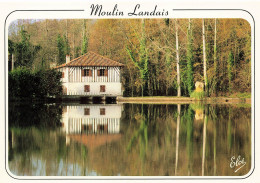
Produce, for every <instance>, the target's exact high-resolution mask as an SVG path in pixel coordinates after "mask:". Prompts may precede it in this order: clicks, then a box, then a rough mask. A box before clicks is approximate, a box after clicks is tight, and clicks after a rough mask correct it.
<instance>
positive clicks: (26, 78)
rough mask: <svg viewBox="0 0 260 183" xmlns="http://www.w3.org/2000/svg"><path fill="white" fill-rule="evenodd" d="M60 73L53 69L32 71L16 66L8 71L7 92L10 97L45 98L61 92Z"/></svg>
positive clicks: (58, 94)
mask: <svg viewBox="0 0 260 183" xmlns="http://www.w3.org/2000/svg"><path fill="white" fill-rule="evenodd" d="M60 79H61V73H60V72H58V71H55V70H39V71H35V72H32V71H30V70H29V69H26V68H17V69H15V70H13V71H11V72H9V73H8V94H9V98H10V99H17V98H31V99H33V98H46V97H50V96H54V97H55V96H60V95H61V94H62V87H61V81H60Z"/></svg>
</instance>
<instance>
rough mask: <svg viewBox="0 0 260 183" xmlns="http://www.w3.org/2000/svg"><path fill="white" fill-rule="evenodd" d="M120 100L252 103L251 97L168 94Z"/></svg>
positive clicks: (136, 101)
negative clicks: (205, 96) (171, 95)
mask: <svg viewBox="0 0 260 183" xmlns="http://www.w3.org/2000/svg"><path fill="white" fill-rule="evenodd" d="M118 101H119V102H127V103H181V104H190V103H195V102H203V103H223V104H230V103H231V104H243V103H246V104H251V98H239V97H236V98H235V97H207V98H203V99H195V98H190V97H168V96H167V97H166V96H155V97H151V96H147V97H118Z"/></svg>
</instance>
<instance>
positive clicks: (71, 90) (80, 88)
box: [64, 82, 122, 96]
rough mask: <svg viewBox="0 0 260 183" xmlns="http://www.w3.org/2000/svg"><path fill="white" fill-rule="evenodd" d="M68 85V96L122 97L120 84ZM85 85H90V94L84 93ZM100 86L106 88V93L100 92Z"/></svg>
mask: <svg viewBox="0 0 260 183" xmlns="http://www.w3.org/2000/svg"><path fill="white" fill-rule="evenodd" d="M65 84H66V85H67V95H91V96H94V95H112V96H113V95H114V96H120V95H122V91H121V83H118V82H113V83H112V82H111V83H110V82H109V83H104V82H102V83H101V82H94V83H80V82H78V83H64V86H65ZM84 85H90V92H84ZM100 85H105V86H106V91H105V92H100Z"/></svg>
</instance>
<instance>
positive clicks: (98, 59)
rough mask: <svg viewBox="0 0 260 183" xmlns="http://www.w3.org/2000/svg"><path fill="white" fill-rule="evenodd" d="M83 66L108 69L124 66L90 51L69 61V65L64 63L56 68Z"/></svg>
mask: <svg viewBox="0 0 260 183" xmlns="http://www.w3.org/2000/svg"><path fill="white" fill-rule="evenodd" d="M85 66H90V67H94V66H108V67H122V66H124V64H121V63H119V62H116V61H114V60H111V59H109V58H106V57H103V56H101V55H99V54H97V53H94V52H92V51H90V52H88V53H86V54H84V55H82V56H80V57H78V58H75V59H73V60H71V61H70V62H69V63H65V64H62V65H59V66H57V67H56V68H61V67H85Z"/></svg>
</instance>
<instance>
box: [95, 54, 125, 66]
mask: <svg viewBox="0 0 260 183" xmlns="http://www.w3.org/2000/svg"><path fill="white" fill-rule="evenodd" d="M90 52H92V53H94V54H96V55H98V56H100V57H102V58H104V59H108V60H110V61H113V62H117V63H119V64H122V63H120V62H118V61H115V60H112V59H110V58H108V57H105V56H103V55H100V54H98V53H95V52H93V51H90Z"/></svg>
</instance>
